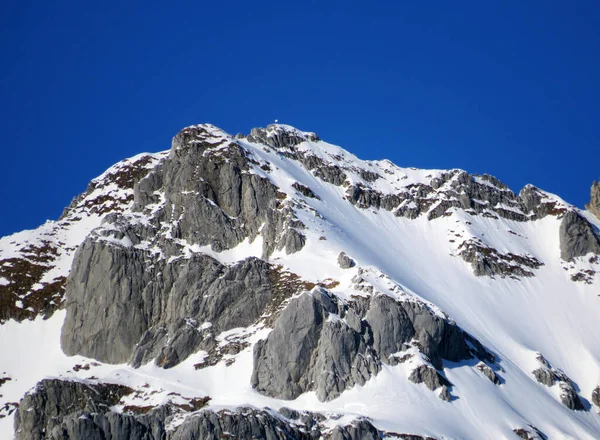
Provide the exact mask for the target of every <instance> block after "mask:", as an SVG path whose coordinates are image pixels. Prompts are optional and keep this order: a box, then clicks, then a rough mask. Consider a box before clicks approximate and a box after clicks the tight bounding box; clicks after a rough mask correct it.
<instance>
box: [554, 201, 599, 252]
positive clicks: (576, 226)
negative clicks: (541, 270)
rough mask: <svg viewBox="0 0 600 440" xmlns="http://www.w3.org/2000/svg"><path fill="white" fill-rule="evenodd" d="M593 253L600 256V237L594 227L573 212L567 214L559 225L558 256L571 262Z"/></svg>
mask: <svg viewBox="0 0 600 440" xmlns="http://www.w3.org/2000/svg"><path fill="white" fill-rule="evenodd" d="M590 252H593V253H595V254H600V237H598V235H597V233H596V232H595V231H594V226H592V225H591V224H590V222H588V221H587V220H586V219H585V218H583V217H582V216H581V215H579V214H578V213H577V212H575V211H569V212H567V213H566V214H565V215H564V217H563V219H562V222H561V224H560V256H561V258H562V259H563V260H565V261H573V259H574V258H576V257H582V256H584V255H587V254H588V253H590Z"/></svg>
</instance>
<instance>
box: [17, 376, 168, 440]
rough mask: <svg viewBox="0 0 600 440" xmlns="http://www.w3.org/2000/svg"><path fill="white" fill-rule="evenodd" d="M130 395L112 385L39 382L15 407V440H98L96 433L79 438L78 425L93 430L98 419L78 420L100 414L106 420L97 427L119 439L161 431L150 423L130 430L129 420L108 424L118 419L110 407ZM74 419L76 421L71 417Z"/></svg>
mask: <svg viewBox="0 0 600 440" xmlns="http://www.w3.org/2000/svg"><path fill="white" fill-rule="evenodd" d="M131 392H133V390H132V389H130V388H127V387H123V386H120V385H113V384H102V385H97V386H89V385H85V384H83V383H79V382H66V381H60V380H43V381H41V382H40V383H39V384H38V385H37V387H36V390H35V391H34V392H32V393H29V394H27V395H25V397H24V398H23V400H22V401H21V403H20V404H19V409H18V410H17V413H16V416H15V436H16V438H17V440H42V439H46V438H53V439H54V438H56V439H58V438H102V437H100V436H99V435H98V433H99V432H94V435H90V436H87V435H83V434H84V433H85V431H86V429H85V427H84V426H82V425H90V424H96V426H97V425H98V423H96V421H98V422H100V419H96V420H95V421H92V419H91V418H86V417H83V418H81V416H82V415H83V414H98V415H99V417H102V416H100V414H104V413H108V415H109V416H108V417H104V419H103V420H102V423H100V424H105V426H106V425H108V426H106V427H109V426H110V428H111V430H113V432H114V433H115V434H116V433H117V432H118V433H119V436H120V437H119V438H128V437H127V436H128V435H130V434H132V432H133V431H134V430H137V431H138V432H140V431H141V432H144V433H145V434H147V433H151V432H152V431H153V430H154V432H155V433H157V432H158V431H160V430H161V429H164V428H163V427H161V426H152V423H149V424H148V425H145V424H143V423H140V424H139V426H135V427H134V425H138V423H131V422H133V420H129V421H128V422H129V423H128V422H125V423H111V421H112V422H114V421H115V420H116V419H118V417H117V416H116V415H113V416H111V414H113V413H111V412H110V407H111V406H112V405H115V404H117V403H118V402H119V400H120V399H121V398H122V397H123V396H125V395H127V394H130V393H131ZM75 415H77V417H80V419H78V418H76V417H74V416H75ZM109 418H110V420H109ZM79 420H81V421H79ZM75 425H79V426H78V427H76V426H75ZM117 425H119V426H118V427H117ZM97 427H98V426H97ZM98 428H99V427H98ZM92 430H93V431H95V429H92ZM109 432H110V431H109ZM65 435H66V437H65ZM138 438H144V437H138ZM146 438H148V437H146ZM150 438H152V437H150ZM155 438H158V437H155Z"/></svg>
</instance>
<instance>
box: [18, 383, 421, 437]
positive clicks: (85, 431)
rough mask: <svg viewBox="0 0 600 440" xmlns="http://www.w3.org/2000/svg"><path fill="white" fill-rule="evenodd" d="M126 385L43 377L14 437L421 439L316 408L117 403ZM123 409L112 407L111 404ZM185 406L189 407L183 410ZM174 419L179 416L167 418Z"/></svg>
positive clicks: (28, 396) (26, 400)
mask: <svg viewBox="0 0 600 440" xmlns="http://www.w3.org/2000/svg"><path fill="white" fill-rule="evenodd" d="M132 392H133V390H132V389H130V388H127V387H124V386H121V385H115V384H105V383H97V384H83V383H80V382H67V381H61V380H57V379H54V380H44V381H42V382H40V383H39V384H38V385H37V387H36V388H35V390H33V391H31V392H30V393H28V394H26V395H25V397H24V398H23V399H22V400H21V402H20V405H19V410H18V411H17V415H16V418H15V437H16V440H45V439H50V440H63V439H67V438H68V439H72V440H96V439H97V440H104V439H112V440H129V439H139V440H184V439H185V440H211V439H214V440H220V439H223V438H230V437H231V438H240V439H245V438H261V439H268V440H289V439H292V438H293V439H298V440H317V439H328V440H365V439H366V440H369V439H371V440H376V439H380V438H383V437H384V436H389V437H391V438H402V439H424V437H420V436H416V435H411V434H396V433H386V432H382V431H379V430H378V429H377V428H375V426H373V424H372V423H371V421H370V420H369V419H366V418H357V419H355V420H353V421H351V422H350V423H349V424H346V425H338V426H335V425H334V426H333V427H331V423H330V422H329V423H327V424H326V423H325V422H326V421H327V419H326V417H325V416H324V415H322V414H320V413H313V412H309V411H296V410H292V409H288V408H282V409H281V410H280V411H279V412H277V411H274V410H271V409H269V408H265V409H262V410H261V409H256V408H245V407H241V408H237V409H230V410H221V411H218V412H216V411H213V410H210V409H203V410H202V409H201V410H199V411H194V408H189V409H182V408H181V406H177V405H174V404H170V403H169V404H166V405H163V406H157V407H144V408H142V407H139V408H137V409H136V410H135V411H133V410H128V409H127V408H133V407H127V406H123V403H122V400H121V399H122V398H123V397H124V396H127V395H129V394H131V393H132ZM115 405H116V406H121V407H123V410H122V411H120V412H116V411H114V410H113V407H114V406H115ZM186 411H192V412H191V413H189V414H186V413H185V412H186ZM175 418H177V419H178V420H179V421H178V422H177V423H175V424H173V423H171V422H173V421H174V420H175Z"/></svg>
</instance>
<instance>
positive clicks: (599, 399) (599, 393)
mask: <svg viewBox="0 0 600 440" xmlns="http://www.w3.org/2000/svg"><path fill="white" fill-rule="evenodd" d="M592 403H593V404H594V405H596V406H597V407H599V408H600V386H597V387H596V388H595V389H594V391H593V392H592Z"/></svg>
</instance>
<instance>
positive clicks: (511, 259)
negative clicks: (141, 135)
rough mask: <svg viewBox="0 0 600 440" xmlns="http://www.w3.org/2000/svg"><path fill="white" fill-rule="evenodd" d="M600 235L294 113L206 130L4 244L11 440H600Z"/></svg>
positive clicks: (544, 200) (4, 413)
mask: <svg viewBox="0 0 600 440" xmlns="http://www.w3.org/2000/svg"><path fill="white" fill-rule="evenodd" d="M599 226H600V221H598V220H597V219H596V218H595V217H594V216H592V215H590V214H589V213H588V212H586V211H581V210H578V209H577V208H575V207H573V206H571V205H569V204H568V203H566V202H564V201H563V200H562V199H560V198H559V197H557V196H554V195H553V194H550V193H547V192H545V191H543V190H541V189H539V188H536V187H534V186H533V185H527V186H526V187H524V188H523V190H521V192H520V193H519V194H518V195H517V194H515V193H514V192H513V191H511V190H510V189H509V188H508V187H507V186H506V185H504V184H503V183H502V182H501V181H499V180H498V179H496V178H495V177H493V176H490V175H486V174H483V175H473V174H469V173H468V172H466V171H464V170H460V169H453V170H422V169H416V168H403V167H401V166H398V165H395V164H393V163H392V162H390V161H388V160H379V161H365V160H361V159H359V158H358V157H356V156H355V155H353V154H352V153H351V152H348V151H346V150H344V149H343V148H341V147H338V146H336V145H332V144H330V143H328V142H325V141H321V140H320V139H319V138H318V136H317V135H316V134H314V133H312V132H305V131H302V130H299V129H297V128H295V127H292V126H289V125H285V124H270V125H267V126H266V127H264V128H254V129H252V130H251V132H250V134H249V135H237V136H231V135H230V134H228V133H226V132H225V131H223V130H221V129H220V128H218V127H216V126H214V125H212V124H199V125H192V126H189V127H185V128H184V129H182V130H181V131H180V132H179V133H178V134H176V135H175V137H174V138H173V143H172V148H171V150H170V151H166V152H162V153H157V154H142V155H138V156H136V157H133V158H131V159H128V160H124V161H122V162H120V163H118V164H116V165H114V166H113V167H111V168H110V169H109V170H107V171H106V172H105V173H103V174H102V175H101V176H99V177H98V178H96V179H94V180H92V182H90V184H89V186H88V188H87V189H86V191H85V192H84V193H83V194H81V195H80V196H78V197H76V198H75V199H74V200H73V202H72V203H71V205H70V206H69V207H68V208H67V209H66V210H65V213H64V214H63V216H62V217H61V218H60V219H59V220H58V221H56V222H49V223H47V224H45V225H43V226H41V227H40V228H38V229H36V230H33V231H24V232H22V233H18V234H14V235H13V236H10V237H5V238H2V239H0V332H1V333H0V334H1V336H2V337H0V352H2V353H3V356H2V359H1V360H0V371H2V372H5V373H3V375H2V376H0V386H2V389H1V393H0V437H2V436H4V437H9V436H10V437H12V436H11V435H10V432H12V431H10V432H9V430H11V429H12V419H13V415H15V414H16V416H15V417H14V419H15V426H16V437H17V438H18V439H19V440H25V439H29V438H41V437H43V436H44V435H46V434H47V433H51V435H54V436H56V435H62V433H79V437H77V436H76V435H75V434H73V436H72V437H73V438H100V437H102V438H108V437H111V436H112V438H115V439H117V440H120V439H124V438H129V437H131V436H132V435H133V433H134V432H135V433H138V434H140V435H143V436H146V437H148V438H172V439H176V438H192V437H194V438H207V439H211V438H219V437H220V436H221V437H222V435H221V434H222V433H225V432H227V433H229V434H230V435H232V436H236V437H239V438H246V437H248V436H250V435H251V433H250V431H252V433H256V432H262V433H266V434H264V435H267V436H269V437H273V438H283V437H286V438H288V437H289V438H291V437H294V438H296V437H301V438H321V437H323V438H330V437H331V438H346V439H351V440H358V439H364V438H369V439H376V438H414V439H425V438H461V439H463V438H464V439H479V438H483V437H486V438H488V437H489V438H514V436H515V435H519V436H521V437H523V436H527V438H534V437H535V435H538V433H539V436H540V438H541V437H543V436H548V437H549V438H562V437H564V435H565V433H569V435H571V436H573V437H575V438H581V439H592V438H600V418H598V417H597V415H596V414H594V412H595V407H593V406H592V405H597V406H598V405H600V398H599V397H598V396H600V386H599V380H598V377H597V376H596V375H595V374H594V372H595V371H597V370H598V368H600V367H599V365H600V364H598V362H596V361H595V360H594V359H600V348H599V347H598V344H597V340H596V337H595V335H596V333H597V328H596V327H597V317H598V315H600V301H599V300H598V297H597V293H598V286H599V285H600V237H599V236H598V227H599ZM41 317H43V318H44V319H39V318H41ZM549 323H550V324H549ZM573 323H576V325H574V324H573ZM42 336H43V337H42ZM542 353H543V355H542ZM39 359H44V362H39V361H38V360H39ZM590 365H591V366H590ZM47 377H54V378H55V379H52V380H43V379H44V378H47ZM11 379H12V380H11ZM38 381H41V382H39V385H38V386H37V387H35V388H33V387H34V386H35V385H36V383H37V382H38ZM28 390H29V392H28V394H27V396H25V397H23V395H24V394H25V393H26V392H27V391H28ZM85 396H88V397H89V396H94V397H93V398H92V399H91V400H90V399H87V398H86V397H85ZM19 400H21V405H20V409H19V411H18V412H15V408H16V407H17V403H16V402H18V401H19ZM48 402H50V406H51V407H52V408H50V407H49V406H48V404H47V403H48ZM589 402H591V403H589ZM265 405H268V406H269V407H270V408H275V409H277V411H275V409H269V408H264V407H265ZM249 407H253V409H249ZM315 408H316V410H315ZM590 408H591V409H593V410H591V411H590ZM200 409H202V411H199V410H200ZM223 409H225V410H226V411H222V410H223ZM309 410H310V411H309ZM358 414H360V415H358ZM398 414H405V415H406V417H398ZM109 421H110V422H109ZM300 422H301V423H300ZM107 429H110V433H109V432H107V431H106V430H107ZM148 429H151V430H152V434H150V433H147V430H148ZM32 432H33V433H39V435H38V436H37V437H36V436H35V435H37V434H35V435H34V436H33V437H32V436H31V435H29V433H32ZM57 433H58V434H57ZM541 433H543V434H541ZM5 434H6V435H5ZM146 434H147V435H146ZM65 435H66V434H65ZM69 435H70V434H69ZM223 435H224V434H223ZM523 438H525V437H523Z"/></svg>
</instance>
